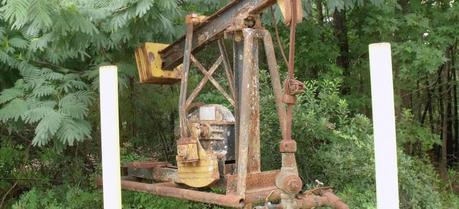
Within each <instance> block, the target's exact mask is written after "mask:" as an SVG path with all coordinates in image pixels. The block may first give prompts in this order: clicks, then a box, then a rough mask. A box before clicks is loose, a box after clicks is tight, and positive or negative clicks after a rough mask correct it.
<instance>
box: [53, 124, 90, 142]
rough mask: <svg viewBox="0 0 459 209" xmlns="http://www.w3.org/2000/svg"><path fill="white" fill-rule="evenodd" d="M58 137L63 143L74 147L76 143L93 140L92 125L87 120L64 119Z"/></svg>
mask: <svg viewBox="0 0 459 209" xmlns="http://www.w3.org/2000/svg"><path fill="white" fill-rule="evenodd" d="M56 137H57V138H58V139H59V140H60V141H61V142H62V143H64V144H68V145H70V146H72V145H73V143H74V142H75V141H82V140H84V139H87V138H91V125H90V124H89V123H88V122H87V121H85V120H81V119H71V118H64V119H63V120H62V126H61V127H60V128H59V130H58V131H57V133H56Z"/></svg>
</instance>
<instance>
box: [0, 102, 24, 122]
mask: <svg viewBox="0 0 459 209" xmlns="http://www.w3.org/2000/svg"><path fill="white" fill-rule="evenodd" d="M25 111H27V103H26V102H25V101H24V100H23V99H19V98H17V99H14V100H12V101H11V102H9V103H8V104H6V105H5V106H4V107H3V108H1V109H0V121H2V122H6V121H8V120H11V119H13V120H14V121H18V120H19V119H20V118H21V116H22V115H23V114H24V112H25Z"/></svg>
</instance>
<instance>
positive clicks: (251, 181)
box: [225, 170, 279, 202]
mask: <svg viewBox="0 0 459 209" xmlns="http://www.w3.org/2000/svg"><path fill="white" fill-rule="evenodd" d="M278 174H279V170H272V171H263V172H260V173H249V174H248V175H247V185H246V188H247V192H246V193H253V192H255V193H256V192H257V191H260V190H269V189H270V188H275V187H276V185H275V184H274V181H275V180H276V176H277V175H278ZM225 178H226V194H235V193H236V191H237V188H236V186H237V180H238V175H237V174H236V175H227V176H226V177H225ZM271 190H272V189H271ZM246 202H247V201H246Z"/></svg>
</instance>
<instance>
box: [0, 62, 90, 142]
mask: <svg viewBox="0 0 459 209" xmlns="http://www.w3.org/2000/svg"><path fill="white" fill-rule="evenodd" d="M29 67H31V66H29ZM24 71H26V72H27V74H26V73H22V75H23V76H24V79H20V80H18V81H17V82H16V83H15V85H14V87H13V88H10V89H6V90H4V91H2V92H1V94H0V101H1V103H2V104H3V108H2V109H0V121H1V122H3V123H6V124H9V122H15V123H20V124H22V126H21V127H25V126H26V125H32V126H35V125H36V127H35V137H34V138H33V141H32V143H33V144H34V145H39V146H42V145H45V144H47V143H48V142H49V140H50V139H53V138H55V139H58V141H57V142H59V143H61V144H64V145H73V144H74V142H75V141H81V140H84V139H86V138H90V137H91V135H90V133H91V126H90V124H89V123H88V122H87V121H86V120H84V119H85V118H86V117H87V115H88V110H89V106H90V105H92V102H93V100H94V95H93V93H92V91H90V89H89V86H88V85H87V84H86V83H84V82H83V81H82V80H81V79H79V78H78V77H77V76H76V75H75V74H65V75H63V74H61V73H57V72H53V71H52V70H50V69H48V68H41V69H39V68H33V67H31V69H27V70H24ZM10 130H11V131H20V129H15V128H13V127H11V126H10Z"/></svg>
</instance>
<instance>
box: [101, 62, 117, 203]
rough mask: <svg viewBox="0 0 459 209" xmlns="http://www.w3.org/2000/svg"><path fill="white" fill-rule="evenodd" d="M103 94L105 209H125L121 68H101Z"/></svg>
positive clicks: (102, 138)
mask: <svg viewBox="0 0 459 209" xmlns="http://www.w3.org/2000/svg"><path fill="white" fill-rule="evenodd" d="M99 91H100V126H101V127H100V131H101V140H102V142H101V143H102V181H103V194H104V209H121V170H120V143H119V119H118V69H117V67H116V66H114V65H110V66H102V67H100V68H99Z"/></svg>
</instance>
